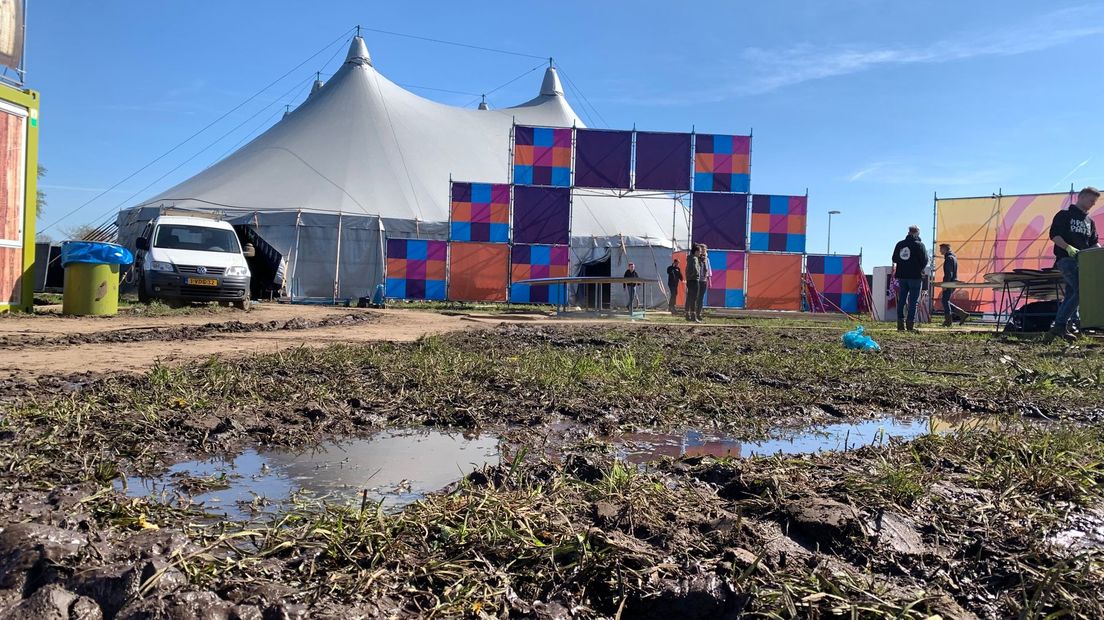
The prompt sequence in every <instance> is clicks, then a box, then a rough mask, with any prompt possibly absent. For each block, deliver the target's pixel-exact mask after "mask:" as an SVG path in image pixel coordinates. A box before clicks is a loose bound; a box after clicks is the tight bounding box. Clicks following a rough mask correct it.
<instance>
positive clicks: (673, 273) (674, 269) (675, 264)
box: [667, 257, 682, 314]
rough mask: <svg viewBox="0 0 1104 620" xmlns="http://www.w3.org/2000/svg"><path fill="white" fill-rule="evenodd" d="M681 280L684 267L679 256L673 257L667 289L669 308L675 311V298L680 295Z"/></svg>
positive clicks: (668, 272)
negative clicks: (680, 264)
mask: <svg viewBox="0 0 1104 620" xmlns="http://www.w3.org/2000/svg"><path fill="white" fill-rule="evenodd" d="M679 282H682V267H680V266H679V259H678V257H676V258H674V259H672V261H671V264H670V265H668V266H667V291H668V294H669V295H670V299H668V300H667V310H668V311H670V312H671V314H674V313H675V299H676V298H677V297H678V289H679Z"/></svg>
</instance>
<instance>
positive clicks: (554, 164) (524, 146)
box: [514, 125, 571, 187]
mask: <svg viewBox="0 0 1104 620" xmlns="http://www.w3.org/2000/svg"><path fill="white" fill-rule="evenodd" d="M514 184H515V185H546V186H554V187H570V186H571V129H564V128H553V127H525V126H521V125H519V126H517V127H514Z"/></svg>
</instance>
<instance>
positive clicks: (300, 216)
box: [288, 210, 303, 302]
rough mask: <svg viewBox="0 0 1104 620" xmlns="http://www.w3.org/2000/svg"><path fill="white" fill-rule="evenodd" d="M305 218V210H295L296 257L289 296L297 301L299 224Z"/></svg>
mask: <svg viewBox="0 0 1104 620" xmlns="http://www.w3.org/2000/svg"><path fill="white" fill-rule="evenodd" d="M302 220H303V211H302V210H299V211H296V212H295V258H294V259H293V260H292V261H291V274H290V275H289V276H288V285H289V286H288V297H290V298H291V301H293V302H294V301H295V276H296V274H297V273H298V272H299V269H298V267H299V225H300V223H301V222H302Z"/></svg>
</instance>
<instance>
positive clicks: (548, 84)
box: [540, 58, 564, 97]
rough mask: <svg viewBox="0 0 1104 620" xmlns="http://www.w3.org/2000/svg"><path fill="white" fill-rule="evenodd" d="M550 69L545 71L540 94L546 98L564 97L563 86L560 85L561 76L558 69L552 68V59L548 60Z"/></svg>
mask: <svg viewBox="0 0 1104 620" xmlns="http://www.w3.org/2000/svg"><path fill="white" fill-rule="evenodd" d="M548 62H549V65H548V68H547V69H545V70H544V81H543V82H541V89H540V94H542V95H545V96H554V95H559V96H561V97H562V96H563V94H564V89H563V85H562V84H560V75H559V73H557V72H556V68H555V67H553V66H552V59H551V58H549V59H548Z"/></svg>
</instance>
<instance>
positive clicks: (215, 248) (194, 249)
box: [135, 215, 254, 310]
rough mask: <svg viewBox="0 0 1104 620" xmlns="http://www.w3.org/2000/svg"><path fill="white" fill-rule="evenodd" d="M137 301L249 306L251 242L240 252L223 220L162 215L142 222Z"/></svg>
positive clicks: (231, 231) (246, 308)
mask: <svg viewBox="0 0 1104 620" xmlns="http://www.w3.org/2000/svg"><path fill="white" fill-rule="evenodd" d="M136 245H137V249H138V253H137V257H136V258H135V269H136V272H137V274H138V299H139V300H140V301H142V302H143V303H148V302H149V301H150V300H152V299H161V300H164V301H166V302H167V303H169V304H172V305H179V304H183V303H187V302H192V301H217V302H220V303H222V304H223V305H229V304H233V305H235V306H237V307H238V308H240V309H242V310H248V309H249V278H250V273H249V265H247V264H246V262H245V259H246V257H251V256H253V252H254V250H253V246H252V245H249V244H246V246H245V251H244V252H243V251H242V247H241V244H239V243H238V234H237V233H236V232H234V227H233V226H231V225H230V224H228V223H226V222H221V221H216V220H211V219H206V218H202V217H187V216H178V215H162V216H160V217H158V218H156V219H154V220H153V221H151V222H150V223H149V224H146V227H145V229H144V230H143V232H142V236H141V237H139V238H138V241H137V244H136Z"/></svg>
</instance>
